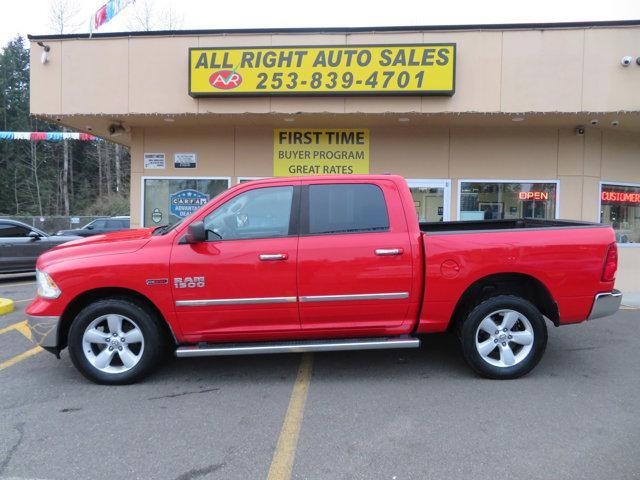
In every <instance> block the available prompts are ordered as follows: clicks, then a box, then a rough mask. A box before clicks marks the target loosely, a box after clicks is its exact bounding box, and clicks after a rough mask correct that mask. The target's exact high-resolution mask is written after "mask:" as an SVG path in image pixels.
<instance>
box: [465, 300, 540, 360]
mask: <svg viewBox="0 0 640 480" xmlns="http://www.w3.org/2000/svg"><path fill="white" fill-rule="evenodd" d="M532 348H533V327H532V326H531V322H530V321H529V320H528V319H527V317H525V316H524V315H523V314H521V313H520V312H517V311H515V310H508V309H507V310H496V311H495V312H493V313H490V314H489V315H487V316H486V317H484V319H483V320H482V321H481V322H480V325H478V329H477V330H476V350H477V351H478V353H479V354H480V356H481V357H482V359H483V360H484V361H485V362H487V363H488V364H490V365H493V366H495V367H503V368H506V367H513V366H514V365H517V364H518V363H520V362H522V361H523V360H524V359H525V358H527V355H529V352H531V349H532Z"/></svg>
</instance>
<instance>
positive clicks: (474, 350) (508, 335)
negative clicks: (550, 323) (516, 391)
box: [461, 295, 547, 380]
mask: <svg viewBox="0 0 640 480" xmlns="http://www.w3.org/2000/svg"><path fill="white" fill-rule="evenodd" d="M461 343H462V353H463V355H464V358H465V360H466V361H467V363H468V364H469V365H470V366H471V368H473V369H474V370H475V371H476V372H477V373H479V374H480V375H482V376H484V377H487V378H494V379H505V380H506V379H511V378H517V377H521V376H522V375H525V374H527V373H528V372H530V371H531V370H532V369H533V368H534V367H535V366H536V365H537V364H538V362H539V361H540V359H541V358H542V355H543V354H544V350H545V348H546V346H547V326H546V324H545V320H544V317H543V316H542V314H541V313H540V311H539V310H538V309H537V308H536V307H535V306H534V305H533V304H532V303H531V302H529V301H527V300H525V299H524V298H521V297H516V296H512V295H500V296H497V297H493V298H489V299H487V300H485V301H484V302H482V303H481V304H479V305H478V306H476V307H475V308H474V309H473V310H472V311H471V313H470V314H469V315H468V317H467V318H466V320H465V321H464V323H463V324H462V329H461Z"/></svg>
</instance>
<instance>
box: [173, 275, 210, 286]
mask: <svg viewBox="0 0 640 480" xmlns="http://www.w3.org/2000/svg"><path fill="white" fill-rule="evenodd" d="M173 286H174V287H175V288H196V287H198V288H202V287H204V277H184V278H182V277H175V278H174V279H173Z"/></svg>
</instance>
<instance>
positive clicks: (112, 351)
mask: <svg viewBox="0 0 640 480" xmlns="http://www.w3.org/2000/svg"><path fill="white" fill-rule="evenodd" d="M68 343H69V354H70V356H71V361H72V362H73V364H74V365H75V367H76V368H77V369H78V370H79V371H80V373H82V374H83V375H84V376H85V377H87V378H88V379H89V380H92V381H94V382H96V383H101V384H108V385H121V384H128V383H133V382H135V381H137V380H139V379H141V378H142V377H144V376H146V375H147V374H149V372H150V371H151V370H152V369H153V367H155V365H156V364H157V363H158V361H159V359H160V356H161V354H162V342H161V334H160V330H159V328H158V325H157V323H156V321H155V319H154V318H153V316H152V314H151V313H150V312H148V311H147V310H145V309H144V308H142V307H141V306H139V305H137V304H136V303H133V302H131V301H129V300H127V299H121V298H109V299H105V300H99V301H97V302H94V303H91V304H89V305H88V306H86V307H85V308H83V309H82V310H81V311H80V313H79V314H78V316H77V317H76V318H75V320H74V321H73V323H72V324H71V329H70V330H69V339H68Z"/></svg>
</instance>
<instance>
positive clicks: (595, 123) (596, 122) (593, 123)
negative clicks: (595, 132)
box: [591, 118, 600, 127]
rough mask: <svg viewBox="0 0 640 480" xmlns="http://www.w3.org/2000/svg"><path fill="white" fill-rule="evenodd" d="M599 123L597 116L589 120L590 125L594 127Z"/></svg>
mask: <svg viewBox="0 0 640 480" xmlns="http://www.w3.org/2000/svg"><path fill="white" fill-rule="evenodd" d="M599 123H600V121H599V120H598V119H597V118H594V119H593V120H591V125H593V126H594V127H595V126H596V125H598V124H599Z"/></svg>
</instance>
